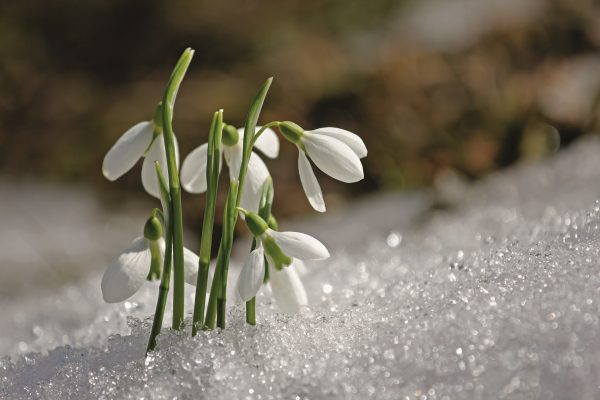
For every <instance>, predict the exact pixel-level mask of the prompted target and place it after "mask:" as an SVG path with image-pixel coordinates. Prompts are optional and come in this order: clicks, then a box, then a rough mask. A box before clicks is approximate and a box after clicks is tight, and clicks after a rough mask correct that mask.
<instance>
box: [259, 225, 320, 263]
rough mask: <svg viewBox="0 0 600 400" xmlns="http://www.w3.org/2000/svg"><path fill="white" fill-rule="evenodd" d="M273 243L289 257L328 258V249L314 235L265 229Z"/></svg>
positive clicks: (304, 258)
mask: <svg viewBox="0 0 600 400" xmlns="http://www.w3.org/2000/svg"><path fill="white" fill-rule="evenodd" d="M266 233H267V234H268V235H270V236H272V237H273V239H274V240H275V243H277V245H278V246H279V247H280V248H281V250H282V251H283V252H284V253H285V254H286V255H287V256H289V257H294V258H299V259H301V260H322V259H325V258H329V251H328V250H327V248H326V247H325V246H324V245H323V243H321V242H319V241H318V240H317V239H315V238H314V237H312V236H310V235H307V234H305V233H300V232H277V231H274V230H272V229H269V230H267V232H266Z"/></svg>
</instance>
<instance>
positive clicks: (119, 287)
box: [101, 236, 198, 303]
mask: <svg viewBox="0 0 600 400" xmlns="http://www.w3.org/2000/svg"><path fill="white" fill-rule="evenodd" d="M156 242H157V243H158V248H159V250H160V255H161V259H164V254H165V241H164V239H163V238H160V239H158V240H157V241H156ZM150 245H151V243H150V240H148V239H146V238H144V237H143V236H140V237H138V238H136V239H134V240H133V242H132V243H131V244H130V245H129V247H127V248H126V249H125V250H124V251H123V252H122V253H121V254H119V255H118V256H117V257H116V258H115V259H113V260H112V261H111V263H110V264H109V266H108V268H106V271H104V276H103V277H102V283H101V288H102V297H103V298H104V301H105V302H107V303H118V302H121V301H124V300H127V299H128V298H129V297H131V296H133V295H134V294H135V293H136V292H137V291H138V290H139V289H140V288H141V287H142V285H143V283H144V281H145V280H146V278H147V277H148V273H149V271H150V263H151V257H152V255H151V252H150ZM183 254H184V271H185V281H186V282H187V283H189V284H190V285H196V279H197V275H198V256H197V255H196V254H194V253H193V252H192V251H190V250H188V249H186V248H184V253H183Z"/></svg>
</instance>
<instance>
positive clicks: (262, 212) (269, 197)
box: [246, 177, 274, 325]
mask: <svg viewBox="0 0 600 400" xmlns="http://www.w3.org/2000/svg"><path fill="white" fill-rule="evenodd" d="M273 196H274V193H273V179H271V177H269V178H267V180H266V181H265V183H264V184H263V187H262V193H261V196H260V202H259V203H258V204H259V205H258V216H259V217H261V218H262V219H264V220H265V221H268V220H269V216H270V215H271V208H272V207H273ZM254 249H256V239H254V240H252V248H251V249H250V251H253V250H254ZM267 268H268V264H267V263H266V260H265V276H266V275H267ZM263 280H264V278H263ZM246 322H247V323H249V324H250V325H256V297H253V298H252V299H250V300H249V301H247V302H246Z"/></svg>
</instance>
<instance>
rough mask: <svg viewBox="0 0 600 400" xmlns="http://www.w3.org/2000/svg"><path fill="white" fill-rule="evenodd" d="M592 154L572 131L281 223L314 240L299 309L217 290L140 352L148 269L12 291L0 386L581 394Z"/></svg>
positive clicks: (587, 341)
mask: <svg viewBox="0 0 600 400" xmlns="http://www.w3.org/2000/svg"><path fill="white" fill-rule="evenodd" d="M598 154H600V141H599V140H597V139H593V138H592V139H587V140H585V141H583V142H579V143H576V144H574V145H572V146H571V147H570V148H569V149H567V150H565V151H563V152H561V153H559V154H558V155H557V156H556V157H555V158H553V159H552V160H549V161H546V162H543V163H539V164H530V165H521V166H519V167H517V168H514V169H512V170H509V171H507V172H504V173H502V174H498V175H495V176H492V177H490V178H489V179H487V180H486V181H484V182H480V183H478V184H476V185H475V186H473V187H465V188H464V190H462V193H463V196H462V197H460V196H459V197H458V198H457V197H456V196H453V202H452V203H448V202H444V204H443V205H444V207H440V205H441V203H440V201H439V199H440V198H441V197H439V196H434V195H433V194H431V193H423V194H416V195H415V194H412V195H404V194H388V195H382V196H379V197H377V198H373V199H369V200H366V201H365V202H363V203H361V204H357V205H354V206H353V207H351V208H350V209H348V210H346V211H345V212H344V213H340V214H337V215H332V216H328V217H325V218H322V219H319V220H316V221H312V222H297V223H295V224H294V223H289V224H287V225H288V226H286V224H283V226H282V228H286V229H287V228H292V227H293V228H299V227H301V228H302V229H303V230H304V231H305V232H307V233H310V234H313V235H316V236H317V237H319V238H321V239H323V240H324V242H325V243H328V244H329V246H330V251H331V253H332V258H331V259H330V260H327V261H326V262H321V263H314V264H309V265H308V272H307V274H306V275H304V276H303V280H304V282H305V284H306V287H307V293H308V296H309V301H310V308H309V309H307V310H305V312H304V313H302V314H301V315H296V316H284V315H281V314H279V313H278V312H277V309H276V308H275V307H274V305H273V304H272V299H271V295H270V293H268V290H267V288H266V287H265V288H263V289H262V291H261V295H260V296H259V298H258V302H257V318H258V325H257V326H256V327H249V326H247V325H245V323H244V311H243V308H242V307H240V306H234V307H231V309H230V312H229V319H228V321H229V326H228V327H227V329H226V330H224V331H213V332H203V333H201V334H199V335H198V336H197V337H196V338H190V337H189V329H188V330H186V331H185V332H173V331H170V330H169V329H165V330H164V333H163V334H162V335H161V336H160V337H159V349H158V350H157V351H156V352H154V353H152V354H151V355H150V356H149V357H148V358H144V350H145V346H146V341H147V338H148V333H149V330H150V324H151V319H149V318H148V317H149V316H150V315H151V314H152V312H153V309H154V305H155V296H156V287H154V286H153V285H151V284H147V285H146V286H145V287H144V288H143V290H142V291H140V292H139V293H138V294H137V295H136V296H135V297H134V298H132V299H131V300H130V301H129V302H127V303H123V304H120V305H105V304H103V303H102V300H101V296H100V293H99V276H92V277H90V278H89V279H88V280H85V281H83V282H80V283H78V284H73V285H70V286H68V287H65V288H62V289H61V290H58V291H55V292H50V293H46V294H41V295H40V296H39V297H34V296H32V297H31V298H28V299H27V300H23V299H20V300H15V303H14V304H11V305H10V307H9V315H12V318H13V320H14V318H16V317H15V316H16V315H18V316H19V318H18V320H19V324H20V325H19V326H21V327H26V326H29V327H30V328H29V329H30V334H29V336H27V337H24V336H23V334H22V333H23V332H24V330H23V329H16V328H15V329H13V330H9V331H8V333H5V331H4V330H3V332H2V335H1V338H0V343H1V346H0V349H2V350H3V351H4V354H6V355H7V356H8V355H11V356H12V358H9V357H6V358H4V359H2V360H1V361H0V398H2V399H59V398H60V399H88V398H89V399H197V398H211V399H246V398H247V399H278V398H284V399H323V398H331V399H364V398H376V399H422V400H425V399H443V400H450V399H491V398H500V399H537V398H540V399H567V398H568V399H597V398H598V397H597V396H598V393H600V322H599V316H600V261H599V260H600V258H599V255H600V228H599V226H600V203H598V202H597V199H600V157H598ZM455 192H456V191H454V193H455ZM458 192H459V193H460V192H461V191H460V190H459V191H458ZM442 194H443V193H442ZM432 205H436V207H430V206H432ZM431 210H434V211H431ZM365 232H368V234H365ZM238 250H239V249H238ZM238 254H239V253H238ZM233 275H234V276H235V273H233ZM234 276H232V282H233V279H234ZM232 286H233V284H232ZM191 297H192V293H191V290H190V293H189V301H188V305H189V304H190V303H191ZM230 298H231V297H230ZM10 313H12V314H10ZM168 323H169V322H168V316H167V321H166V322H165V325H166V326H168ZM31 351H36V352H37V353H31Z"/></svg>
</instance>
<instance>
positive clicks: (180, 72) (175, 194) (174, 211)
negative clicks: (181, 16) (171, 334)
mask: <svg viewBox="0 0 600 400" xmlns="http://www.w3.org/2000/svg"><path fill="white" fill-rule="evenodd" d="M193 55H194V50H192V49H189V48H188V49H186V50H185V51H184V52H183V54H182V55H181V57H180V58H179V61H178V62H177V65H176V66H175V68H174V70H173V73H172V74H171V77H170V78H169V82H168V83H167V87H166V89H165V94H164V97H163V107H162V113H163V114H162V115H163V138H164V141H165V150H166V153H167V167H168V168H167V169H168V172H169V192H170V195H171V207H170V210H171V215H172V220H171V222H172V223H171V224H170V229H169V233H168V235H169V236H172V238H173V263H174V265H173V273H174V276H173V325H172V327H173V329H176V330H179V329H181V328H182V326H183V318H184V301H185V293H184V290H185V280H184V268H183V221H182V220H183V211H182V208H181V187H180V183H179V173H178V168H177V161H176V154H175V151H176V149H175V134H174V132H173V107H174V106H175V98H176V97H177V92H178V90H179V86H180V85H181V81H182V80H183V77H184V76H185V73H186V71H187V69H188V67H189V65H190V62H191V61H192V57H193Z"/></svg>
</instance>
